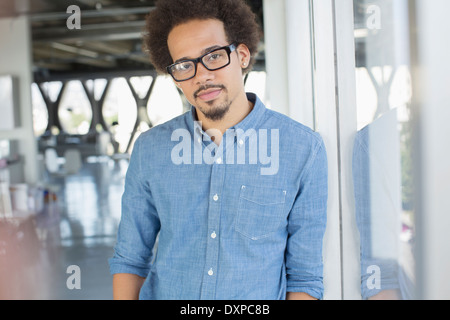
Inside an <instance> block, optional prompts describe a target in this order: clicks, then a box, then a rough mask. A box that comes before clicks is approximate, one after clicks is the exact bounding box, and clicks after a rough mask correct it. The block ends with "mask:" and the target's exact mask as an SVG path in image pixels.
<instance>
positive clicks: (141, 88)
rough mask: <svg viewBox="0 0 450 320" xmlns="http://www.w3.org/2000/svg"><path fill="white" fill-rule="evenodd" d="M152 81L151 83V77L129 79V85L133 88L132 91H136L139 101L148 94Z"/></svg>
mask: <svg viewBox="0 0 450 320" xmlns="http://www.w3.org/2000/svg"><path fill="white" fill-rule="evenodd" d="M152 81H153V77H152V76H145V77H131V78H130V82H131V85H132V86H133V89H134V90H135V91H136V93H137V95H138V97H139V98H140V99H144V98H145V96H146V94H147V93H148V90H149V89H150V85H151V84H152Z"/></svg>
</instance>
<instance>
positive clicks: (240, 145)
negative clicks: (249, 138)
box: [239, 139, 244, 147]
mask: <svg viewBox="0 0 450 320" xmlns="http://www.w3.org/2000/svg"><path fill="white" fill-rule="evenodd" d="M243 144H244V140H242V139H241V140H239V147H242V145H243Z"/></svg>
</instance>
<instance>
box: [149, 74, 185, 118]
mask: <svg viewBox="0 0 450 320" xmlns="http://www.w3.org/2000/svg"><path fill="white" fill-rule="evenodd" d="M155 81H156V83H155V86H154V87H153V92H152V94H151V95H150V99H149V100H148V104H147V112H148V117H149V118H150V121H151V123H152V125H153V126H156V125H158V124H161V123H163V122H166V121H168V120H170V119H173V118H175V117H176V116H179V115H180V114H182V113H183V101H182V100H181V96H180V94H179V93H178V90H177V88H176V86H175V84H174V83H173V80H172V77H170V76H159V77H157V78H156V80H155Z"/></svg>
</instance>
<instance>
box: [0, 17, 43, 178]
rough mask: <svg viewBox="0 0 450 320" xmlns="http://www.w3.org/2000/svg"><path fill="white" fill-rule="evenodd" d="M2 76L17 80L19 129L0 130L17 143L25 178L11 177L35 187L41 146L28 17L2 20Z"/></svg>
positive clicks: (3, 135) (0, 20)
mask: <svg viewBox="0 0 450 320" xmlns="http://www.w3.org/2000/svg"><path fill="white" fill-rule="evenodd" d="M0 30H1V32H0V74H3V75H12V76H14V77H15V78H16V79H17V84H18V86H17V89H18V92H19V94H18V101H16V107H17V108H19V110H18V113H19V126H18V127H17V128H14V129H12V130H7V131H0V139H9V140H16V141H18V143H19V152H20V155H21V156H22V159H23V162H22V165H23V168H24V177H11V178H12V180H16V179H17V178H18V179H19V180H22V181H20V182H26V183H29V184H34V183H36V182H37V180H38V165H37V145H36V139H35V137H34V132H33V114H32V100H31V83H32V81H33V80H32V48H31V35H30V29H29V20H28V18H27V17H26V16H20V17H17V18H2V19H0Z"/></svg>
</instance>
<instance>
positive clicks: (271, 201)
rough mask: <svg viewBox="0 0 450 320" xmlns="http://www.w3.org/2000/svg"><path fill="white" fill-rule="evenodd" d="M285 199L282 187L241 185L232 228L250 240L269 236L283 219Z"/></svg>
mask: <svg viewBox="0 0 450 320" xmlns="http://www.w3.org/2000/svg"><path fill="white" fill-rule="evenodd" d="M285 201H286V191H284V190H282V189H277V188H270V187H253V186H242V187H241V191H240V196H239V204H238V211H237V214H236V218H235V222H234V229H235V230H236V231H237V232H239V233H240V234H242V235H244V236H245V237H247V238H250V239H252V240H258V239H261V238H265V237H267V236H269V235H270V234H271V233H273V232H275V231H276V230H277V229H278V228H279V227H280V225H281V222H282V221H283V217H284V215H283V211H284V210H283V209H284V205H285Z"/></svg>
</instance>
